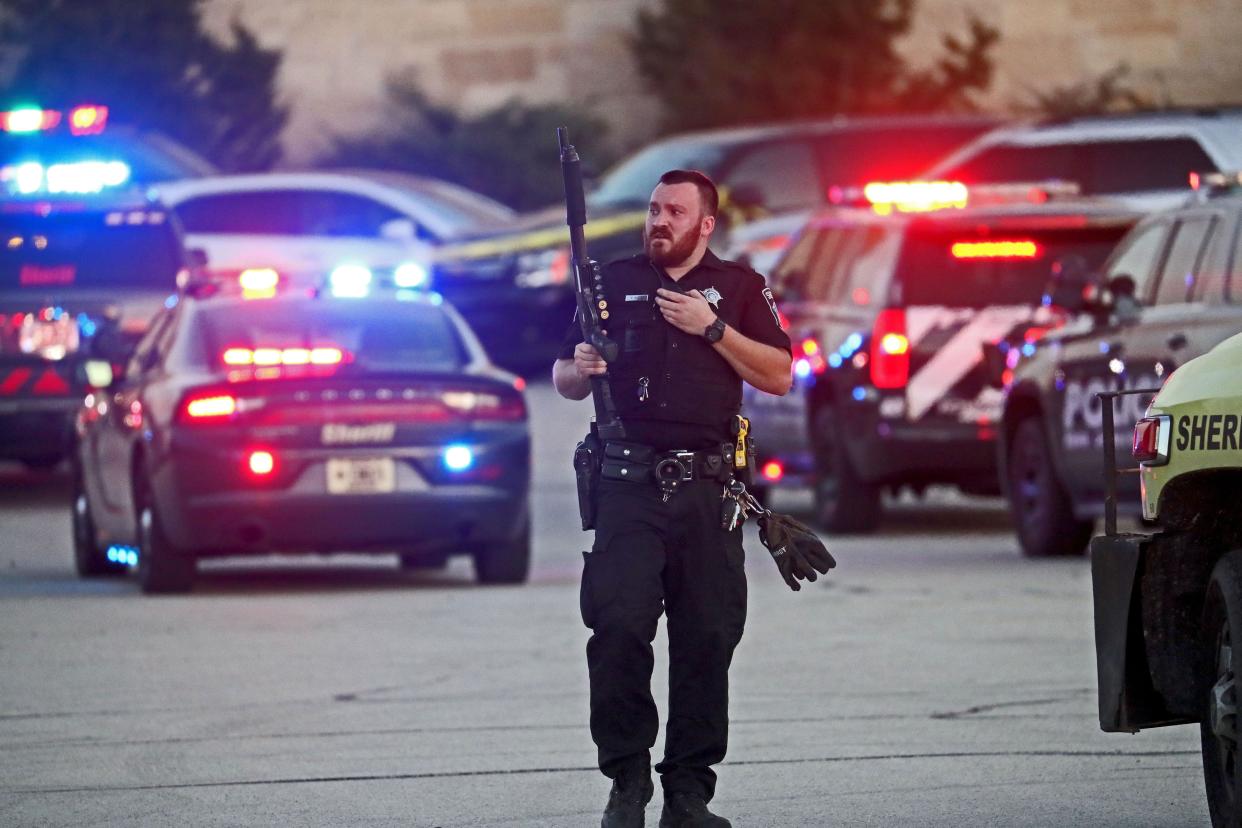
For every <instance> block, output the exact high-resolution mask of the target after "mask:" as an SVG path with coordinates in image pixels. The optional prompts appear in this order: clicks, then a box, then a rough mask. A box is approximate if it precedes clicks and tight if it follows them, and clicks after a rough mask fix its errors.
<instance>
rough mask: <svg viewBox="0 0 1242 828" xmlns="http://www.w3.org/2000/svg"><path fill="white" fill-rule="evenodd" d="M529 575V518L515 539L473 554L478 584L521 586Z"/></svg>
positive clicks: (492, 545)
mask: <svg viewBox="0 0 1242 828" xmlns="http://www.w3.org/2000/svg"><path fill="white" fill-rule="evenodd" d="M529 575H530V518H529V517H527V518H526V524H525V525H524V526H523V527H522V531H521V532H520V533H519V534H518V536H517V537H516V538H514V539H513V540H510V541H505V542H503V543H494V544H490V545H488V546H486V547H484V548H482V549H477V550H475V552H474V576H475V578H476V579H477V580H478V582H479V583H480V584H523V583H526V578H527V577H528V576H529Z"/></svg>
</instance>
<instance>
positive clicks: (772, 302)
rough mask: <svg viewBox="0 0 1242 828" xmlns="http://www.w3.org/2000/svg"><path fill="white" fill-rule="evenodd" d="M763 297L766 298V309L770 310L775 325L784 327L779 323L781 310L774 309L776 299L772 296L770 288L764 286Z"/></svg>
mask: <svg viewBox="0 0 1242 828" xmlns="http://www.w3.org/2000/svg"><path fill="white" fill-rule="evenodd" d="M763 298H764V299H766V300H767V303H768V310H770V311H772V318H773V319H775V320H776V327H778V328H782V327H784V326H783V325H781V312H780V311H778V310H777V309H776V299H775V297H773V296H772V288H770V287H765V288H764V289H763Z"/></svg>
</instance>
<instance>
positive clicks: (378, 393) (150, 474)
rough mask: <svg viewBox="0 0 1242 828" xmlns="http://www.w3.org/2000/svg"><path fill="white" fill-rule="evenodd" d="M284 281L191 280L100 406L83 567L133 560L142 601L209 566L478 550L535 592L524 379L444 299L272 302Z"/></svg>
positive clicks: (81, 542)
mask: <svg viewBox="0 0 1242 828" xmlns="http://www.w3.org/2000/svg"><path fill="white" fill-rule="evenodd" d="M274 282H275V274H274V273H273V272H271V271H248V272H246V273H243V274H242V283H243V284H245V285H246V290H244V291H238V290H232V289H228V288H227V287H226V288H224V289H222V288H221V287H220V286H219V285H213V284H206V285H195V286H192V287H191V288H190V289H189V290H188V291H187V292H185V293H184V294H182V295H181V296H180V297H179V300H178V301H176V302H170V303H169V304H170V307H168V308H167V309H166V310H164V311H163V312H162V313H161V314H160V315H159V316H158V317H157V318H156V320H155V321H154V322H153V323H152V327H151V330H150V332H149V333H148V334H147V336H146V337H145V338H144V339H143V340H142V341H141V342H140V343H139V344H138V347H137V349H136V351H135V352H134V354H133V356H132V358H131V359H130V361H129V364H128V366H127V367H126V368H125V369H124V371H123V374H122V375H121V376H118V377H115V378H114V379H113V380H112V381H111V383H110V384H108V387H106V388H104V389H100V390H97V391H95V392H94V393H92V394H91V395H89V396H88V397H87V398H86V400H85V404H84V407H83V408H82V410H81V412H80V414H79V417H78V423H77V432H78V442H77V452H76V457H75V461H76V462H75V464H74V472H75V474H74V496H73V524H74V544H75V552H76V559H77V565H78V570H79V572H80V573H81V574H83V575H94V574H105V573H108V572H116V571H122V570H124V569H126V568H129V567H133V568H136V569H137V572H138V577H139V580H140V582H141V585H142V588H143V590H144V591H146V592H172V591H183V590H186V589H188V588H189V587H190V586H191V583H192V580H193V576H194V571H195V562H196V561H197V560H198V559H200V558H204V557H208V556H213V555H237V554H244V553H259V552H337V551H379V552H395V553H397V554H399V555H400V558H401V561H402V564H403V565H405V566H418V565H424V564H435V563H439V562H443V561H444V560H445V559H446V558H447V556H448V555H450V554H453V553H456V552H467V553H469V554H471V555H472V556H473V559H474V564H475V571H476V574H477V577H478V579H479V581H481V582H484V583H516V582H521V581H524V580H525V579H526V575H527V571H528V568H529V561H530V517H529V513H528V493H529V485H530V457H529V455H530V437H529V430H528V426H527V411H526V403H525V398H524V395H523V391H522V389H523V383H522V381H521V380H520V379H519V378H516V377H514V376H513V375H511V374H507V373H505V372H503V371H500V370H498V369H497V368H495V367H493V366H492V365H491V363H490V362H489V361H488V360H487V358H486V356H485V355H484V352H483V350H482V347H481V346H480V345H479V343H478V341H477V340H476V339H475V337H474V335H473V334H472V333H471V332H470V330H469V328H468V327H467V326H466V325H465V324H464V323H463V322H462V320H461V318H460V317H459V316H458V315H457V313H456V312H455V311H454V310H453V309H452V308H451V307H449V306H448V305H446V304H443V303H442V302H441V301H440V299H439V297H438V296H437V295H435V294H425V293H416V292H411V291H396V292H393V291H386V290H383V291H371V290H369V289H368V287H367V285H365V284H349V285H346V284H343V283H342V284H334V285H333V286H332V287H333V289H332V290H328V289H325V290H322V291H317V290H311V291H301V292H299V293H297V294H292V293H290V294H281V295H276V296H273V295H272V293H273V290H274ZM255 297H259V298H255ZM92 367H94V368H95V369H96V370H103V371H104V372H105V373H106V372H107V371H108V366H107V365H106V364H104V365H94V366H92Z"/></svg>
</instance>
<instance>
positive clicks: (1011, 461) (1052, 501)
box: [1006, 417, 1095, 558]
mask: <svg viewBox="0 0 1242 828" xmlns="http://www.w3.org/2000/svg"><path fill="white" fill-rule="evenodd" d="M1007 460H1008V467H1007V470H1006V471H1007V474H1008V478H1009V480H1008V482H1009V513H1010V515H1011V517H1012V518H1013V524H1014V529H1015V531H1016V532H1017V535H1018V543H1019V545H1020V546H1021V547H1022V554H1023V555H1026V556H1027V557H1029V558H1052V557H1062V556H1068V555H1082V554H1083V553H1084V552H1086V550H1087V544H1088V543H1089V542H1090V541H1091V533H1092V531H1093V530H1094V529H1095V521H1092V520H1079V519H1077V518H1076V517H1074V509H1073V505H1072V501H1071V500H1070V496H1069V493H1068V492H1066V491H1065V487H1064V486H1062V485H1061V481H1060V480H1058V479H1057V474H1056V469H1055V468H1053V465H1052V451H1051V449H1050V448H1049V446H1048V438H1047V436H1046V435H1045V433H1044V428H1043V424H1042V423H1041V422H1040V420H1039V418H1038V417H1027V418H1026V419H1024V420H1022V421H1021V422H1019V423H1018V427H1017V429H1015V430H1014V435H1013V442H1012V443H1011V444H1010V446H1009V457H1008V458H1007Z"/></svg>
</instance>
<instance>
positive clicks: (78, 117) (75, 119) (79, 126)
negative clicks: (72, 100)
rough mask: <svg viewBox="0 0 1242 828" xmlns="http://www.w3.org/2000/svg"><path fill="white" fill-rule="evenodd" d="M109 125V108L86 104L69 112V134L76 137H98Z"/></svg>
mask: <svg viewBox="0 0 1242 828" xmlns="http://www.w3.org/2000/svg"><path fill="white" fill-rule="evenodd" d="M107 124H108V107H106V106H94V105H91V104H86V105H83V106H75V107H74V108H73V109H72V110H70V112H69V132H71V133H72V134H74V135H98V134H99V133H101V132H103V131H104V127H105V126H107Z"/></svg>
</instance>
